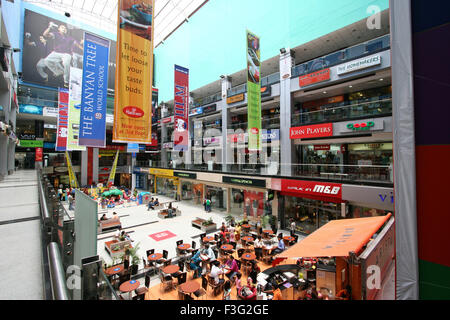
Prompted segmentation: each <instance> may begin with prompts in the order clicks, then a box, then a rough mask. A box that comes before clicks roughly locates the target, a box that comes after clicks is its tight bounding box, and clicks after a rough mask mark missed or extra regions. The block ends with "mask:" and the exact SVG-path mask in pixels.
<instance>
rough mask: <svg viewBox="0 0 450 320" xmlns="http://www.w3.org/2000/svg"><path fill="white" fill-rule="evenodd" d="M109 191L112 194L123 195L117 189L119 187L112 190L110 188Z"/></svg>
mask: <svg viewBox="0 0 450 320" xmlns="http://www.w3.org/2000/svg"><path fill="white" fill-rule="evenodd" d="M110 192H111V195H114V196H121V195H123V191H122V190H119V189H114V190H111V191H110Z"/></svg>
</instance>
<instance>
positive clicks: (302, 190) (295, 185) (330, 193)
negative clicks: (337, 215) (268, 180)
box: [272, 179, 342, 202]
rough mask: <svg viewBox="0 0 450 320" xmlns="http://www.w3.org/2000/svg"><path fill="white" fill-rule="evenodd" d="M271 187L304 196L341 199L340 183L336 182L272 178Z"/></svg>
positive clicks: (338, 200) (339, 200)
mask: <svg viewBox="0 0 450 320" xmlns="http://www.w3.org/2000/svg"><path fill="white" fill-rule="evenodd" d="M277 180H278V181H277ZM272 189H274V190H278V191H282V192H288V193H290V194H298V195H299V196H303V197H305V198H308V197H314V198H318V199H320V198H321V197H323V198H326V199H327V200H333V201H337V202H341V201H342V184H338V183H329V182H317V181H301V180H287V179H272Z"/></svg>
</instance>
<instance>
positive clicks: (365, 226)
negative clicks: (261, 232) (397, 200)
mask: <svg viewBox="0 0 450 320" xmlns="http://www.w3.org/2000/svg"><path fill="white" fill-rule="evenodd" d="M390 217H391V214H390V213H389V214H387V215H386V216H382V217H370V218H358V219H343V220H333V221H330V222H328V223H327V224H326V225H324V226H323V227H322V228H320V229H318V230H316V231H315V232H313V233H311V234H310V235H309V236H308V237H306V238H305V239H304V240H302V241H300V242H299V243H297V244H296V245H294V246H292V247H291V248H289V249H287V250H285V251H284V252H282V253H280V254H278V255H277V256H276V257H277V258H285V259H299V258H315V257H318V258H320V257H348V256H349V253H350V252H355V253H356V254H358V252H359V251H360V250H361V248H362V247H363V246H364V245H365V244H367V243H368V242H369V240H370V238H371V237H372V236H373V235H374V234H375V232H377V231H378V229H380V227H381V226H382V225H383V224H384V223H385V222H386V221H387V220H388V219H389V218H390Z"/></svg>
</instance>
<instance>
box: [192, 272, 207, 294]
mask: <svg viewBox="0 0 450 320" xmlns="http://www.w3.org/2000/svg"><path fill="white" fill-rule="evenodd" d="M207 294H208V280H207V279H206V277H205V276H202V287H201V288H200V289H198V290H197V291H195V292H194V295H195V296H196V297H197V298H200V297H204V299H205V298H206V296H207Z"/></svg>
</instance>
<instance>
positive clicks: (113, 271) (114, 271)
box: [105, 265, 124, 276]
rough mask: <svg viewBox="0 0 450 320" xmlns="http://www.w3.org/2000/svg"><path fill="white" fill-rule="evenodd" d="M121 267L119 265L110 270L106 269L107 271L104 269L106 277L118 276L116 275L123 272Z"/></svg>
mask: <svg viewBox="0 0 450 320" xmlns="http://www.w3.org/2000/svg"><path fill="white" fill-rule="evenodd" d="M123 269H124V268H123V265H119V266H114V267H111V268H108V269H106V270H105V273H106V274H107V275H108V276H113V275H116V274H118V273H121V272H122V271H123Z"/></svg>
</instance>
